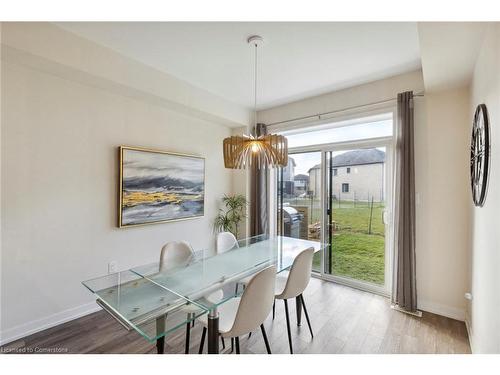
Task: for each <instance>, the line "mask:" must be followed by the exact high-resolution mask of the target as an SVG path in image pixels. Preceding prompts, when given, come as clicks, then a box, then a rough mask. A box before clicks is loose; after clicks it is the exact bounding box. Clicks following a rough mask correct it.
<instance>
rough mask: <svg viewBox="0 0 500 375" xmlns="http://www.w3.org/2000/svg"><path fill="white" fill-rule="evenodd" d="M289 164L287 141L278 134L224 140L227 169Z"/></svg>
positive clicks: (233, 137) (232, 137)
mask: <svg viewBox="0 0 500 375" xmlns="http://www.w3.org/2000/svg"><path fill="white" fill-rule="evenodd" d="M287 164H288V142H287V139H286V138H285V137H284V136H282V135H278V134H269V135H263V136H260V137H254V136H253V135H250V136H247V135H243V136H241V135H238V136H231V137H228V138H226V139H224V165H225V167H226V168H232V169H245V168H247V167H249V166H255V167H257V168H259V169H260V168H264V167H271V168H274V167H285V166H286V165H287Z"/></svg>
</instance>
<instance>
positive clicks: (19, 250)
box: [0, 29, 234, 342]
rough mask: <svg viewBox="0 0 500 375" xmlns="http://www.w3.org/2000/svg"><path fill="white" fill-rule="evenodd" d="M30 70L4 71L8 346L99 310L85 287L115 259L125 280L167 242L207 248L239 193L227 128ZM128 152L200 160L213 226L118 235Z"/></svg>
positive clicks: (180, 225) (20, 64) (4, 320)
mask: <svg viewBox="0 0 500 375" xmlns="http://www.w3.org/2000/svg"><path fill="white" fill-rule="evenodd" d="M17 30H18V29H16V30H12V29H11V30H10V32H17ZM4 31H5V30H4ZM7 39H9V38H7ZM10 39H13V36H12V35H11V38H10ZM87 47H88V46H87ZM53 48H57V44H55V45H54V46H53ZM89 48H90V47H89ZM103 53H104V52H103ZM106 53H108V52H106ZM2 57H4V56H2ZM24 57H26V59H25V58H24ZM101 57H102V56H101ZM34 61H36V60H35V59H34V57H33V55H31V54H30V56H24V54H20V55H18V57H17V58H15V59H13V58H12V56H10V57H9V58H7V59H3V60H2V66H1V69H2V70H1V73H2V87H1V89H2V90H1V95H2V103H1V105H2V109H3V110H2V114H1V115H2V117H1V120H2V127H1V132H2V138H1V141H2V143H1V153H2V155H1V161H2V165H1V166H2V168H1V189H2V196H1V204H2V211H1V222H2V232H3V237H2V264H1V266H2V268H1V287H2V290H1V293H2V294H1V298H2V299H1V312H2V314H1V326H0V329H1V332H0V339H1V340H2V341H3V342H6V341H10V340H12V339H15V338H17V337H22V336H24V335H26V334H29V333H31V332H34V331H37V330H40V329H42V328H46V327H48V326H51V325H54V324H57V323H59V322H61V321H65V320H67V319H71V318H74V317H76V316H79V315H82V314H85V313H87V312H89V311H92V310H94V309H96V307H97V305H96V304H95V303H94V302H93V300H94V299H93V298H92V295H91V294H90V293H89V292H88V291H87V290H86V289H85V288H84V287H83V286H82V285H81V281H82V280H86V279H89V278H93V277H96V276H99V275H103V274H106V273H107V264H108V262H109V261H111V260H115V261H117V263H118V269H127V268H129V267H131V266H134V265H137V264H141V263H148V262H151V261H154V260H156V259H157V257H158V254H159V250H160V248H161V246H162V245H163V244H164V243H165V242H167V241H170V240H181V239H184V240H189V241H190V242H191V243H192V245H193V246H194V247H195V248H204V247H206V246H209V245H211V244H212V243H213V241H214V236H213V230H212V228H213V227H212V223H213V219H214V217H215V215H216V213H217V211H218V208H219V203H220V198H221V197H222V196H223V194H225V193H230V192H231V191H232V180H231V171H229V170H226V169H224V164H223V157H222V140H223V138H224V137H226V136H228V135H229V134H231V129H230V128H228V127H226V126H222V125H220V124H217V123H215V122H209V121H205V120H202V119H201V116H200V115H199V114H200V112H201V111H197V112H196V115H193V116H189V115H188V112H187V111H181V112H177V111H174V110H172V108H171V106H167V105H164V104H165V103H164V102H161V101H158V100H149V98H150V97H148V96H137V97H131V96H130V95H128V94H129V90H128V88H127V89H124V91H123V94H121V93H120V91H119V89H117V88H116V87H113V88H112V89H110V90H108V89H107V88H106V87H102V85H96V84H95V81H94V80H89V82H88V84H87V83H86V82H85V79H84V78H82V76H78V74H75V77H76V76H78V77H77V79H76V80H74V81H73V80H71V79H68V78H70V76H68V75H67V74H65V72H67V69H59V68H57V69H53V64H52V62H53V61H48V63H47V64H44V65H43V66H41V67H40V69H37V66H36V64H33V62H34ZM132 65H135V63H133V64H132ZM68 69H69V68H68ZM71 69H75V68H74V67H71ZM141 69H142V68H141ZM75 71H76V70H75ZM59 73H63V74H59ZM155 74H157V72H155ZM191 90H192V93H191V95H192V96H196V91H195V89H193V88H192V89H191ZM226 104H227V103H226ZM221 108H222V107H219V110H220V109H221ZM193 111H194V110H193ZM221 113H223V112H219V114H218V116H220V115H221ZM233 115H234V112H231V111H230V113H229V114H228V119H229V120H227V122H229V121H231V120H230V118H231V116H233ZM212 118H213V116H212ZM123 144H125V145H134V146H144V147H151V148H157V149H162V150H169V151H175V152H181V153H189V154H196V155H202V156H204V157H205V158H206V198H205V199H206V200H205V204H206V206H205V216H204V217H203V218H199V219H193V220H188V221H179V222H173V223H167V224H157V225H150V226H145V227H140V228H139V227H138V228H127V229H118V228H117V227H116V225H117V184H118V151H117V147H118V146H119V145H123Z"/></svg>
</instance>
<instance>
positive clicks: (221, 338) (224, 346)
mask: <svg viewBox="0 0 500 375" xmlns="http://www.w3.org/2000/svg"><path fill="white" fill-rule="evenodd" d="M220 340H221V341H222V349H226V343H225V341H224V337H222V336H221V337H220Z"/></svg>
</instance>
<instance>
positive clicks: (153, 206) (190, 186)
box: [118, 146, 205, 227]
mask: <svg viewBox="0 0 500 375" xmlns="http://www.w3.org/2000/svg"><path fill="white" fill-rule="evenodd" d="M204 203H205V159H204V158H202V157H198V156H191V155H182V154H175V153H170V152H164V151H156V150H148V149H143V148H136V147H125V146H121V147H120V207H119V215H118V216H119V226H120V227H129V226H134V225H143V224H153V223H161V222H166V221H173V220H182V219H190V218H196V217H200V216H203V215H204V208H205V204H204Z"/></svg>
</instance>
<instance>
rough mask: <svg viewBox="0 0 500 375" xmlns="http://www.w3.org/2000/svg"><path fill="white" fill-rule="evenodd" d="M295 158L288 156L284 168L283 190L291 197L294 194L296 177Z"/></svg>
mask: <svg viewBox="0 0 500 375" xmlns="http://www.w3.org/2000/svg"><path fill="white" fill-rule="evenodd" d="M296 165H297V164H296V163H295V160H293V158H292V157H288V164H287V166H286V167H285V168H283V192H284V194H285V196H287V197H290V196H293V195H294V190H295V188H294V177H295V166H296Z"/></svg>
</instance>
